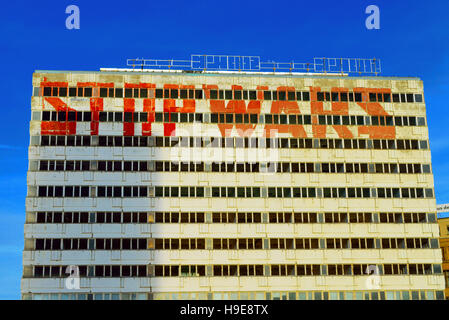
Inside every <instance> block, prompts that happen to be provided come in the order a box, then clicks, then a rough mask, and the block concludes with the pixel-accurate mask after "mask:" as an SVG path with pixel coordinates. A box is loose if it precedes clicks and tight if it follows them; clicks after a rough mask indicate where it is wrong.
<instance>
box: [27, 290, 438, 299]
mask: <svg viewBox="0 0 449 320" xmlns="http://www.w3.org/2000/svg"><path fill="white" fill-rule="evenodd" d="M22 299H24V300H147V299H148V300H207V299H209V300H238V299H241V300H444V291H441V290H411V291H410V290H403V291H282V292H279V291H275V292H260V291H259V292H254V291H253V292H248V291H230V292H182V293H179V292H154V293H138V292H136V293H103V292H100V293H98V292H97V293H24V294H23V295H22Z"/></svg>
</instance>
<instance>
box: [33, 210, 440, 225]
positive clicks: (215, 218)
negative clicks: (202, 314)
mask: <svg viewBox="0 0 449 320" xmlns="http://www.w3.org/2000/svg"><path fill="white" fill-rule="evenodd" d="M209 214H210V217H209V219H208V218H207V217H206V216H207V214H206V213H205V212H52V211H41V212H36V222H37V223H148V222H150V223H152V222H156V223H205V222H206V221H210V222H212V223H318V222H320V223H323V222H324V223H378V222H379V220H380V222H381V223H426V222H429V223H435V221H436V218H435V214H434V213H425V212H407V213H405V212H404V213H401V212H399V213H393V212H380V213H371V212H350V213H348V212H326V213H324V214H323V213H317V212H265V213H262V212H211V213H209Z"/></svg>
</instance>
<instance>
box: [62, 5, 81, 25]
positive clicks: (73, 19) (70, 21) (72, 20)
mask: <svg viewBox="0 0 449 320" xmlns="http://www.w3.org/2000/svg"><path fill="white" fill-rule="evenodd" d="M65 13H67V14H70V16H68V17H67V19H66V20H65V27H66V28H67V29H69V30H70V29H79V28H80V8H78V6H75V5H73V4H72V5H70V6H67V8H65Z"/></svg>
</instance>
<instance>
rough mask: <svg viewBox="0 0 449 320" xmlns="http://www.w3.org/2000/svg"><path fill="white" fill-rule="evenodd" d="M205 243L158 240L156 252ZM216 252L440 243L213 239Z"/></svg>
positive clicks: (430, 243)
mask: <svg viewBox="0 0 449 320" xmlns="http://www.w3.org/2000/svg"><path fill="white" fill-rule="evenodd" d="M198 240H203V239H155V248H156V249H165V250H176V249H183V250H184V249H185V250H189V249H190V250H195V249H204V242H203V241H202V242H201V243H200V244H199V243H198ZM211 241H212V248H213V249H217V250H235V249H239V250H254V249H427V248H433V249H435V248H436V249H437V248H438V239H427V238H422V239H420V238H406V239H404V238H391V239H390V238H382V239H374V238H367V239H365V238H360V239H359V238H351V239H349V238H344V239H340V238H336V239H334V238H326V239H318V238H311V239H308V238H296V239H294V238H289V239H283V238H281V239H276V238H270V239H263V238H249V239H246V238H239V239H226V238H216V239H212V240H211Z"/></svg>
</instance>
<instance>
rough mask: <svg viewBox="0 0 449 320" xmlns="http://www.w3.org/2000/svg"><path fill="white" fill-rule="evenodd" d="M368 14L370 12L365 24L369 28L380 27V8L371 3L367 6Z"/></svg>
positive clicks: (366, 11)
mask: <svg viewBox="0 0 449 320" xmlns="http://www.w3.org/2000/svg"><path fill="white" fill-rule="evenodd" d="M365 13H366V14H370V15H369V16H368V17H367V18H366V20H365V26H366V28H367V29H368V30H371V29H380V10H379V7H378V6H375V5H370V6H368V7H366V10H365Z"/></svg>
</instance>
